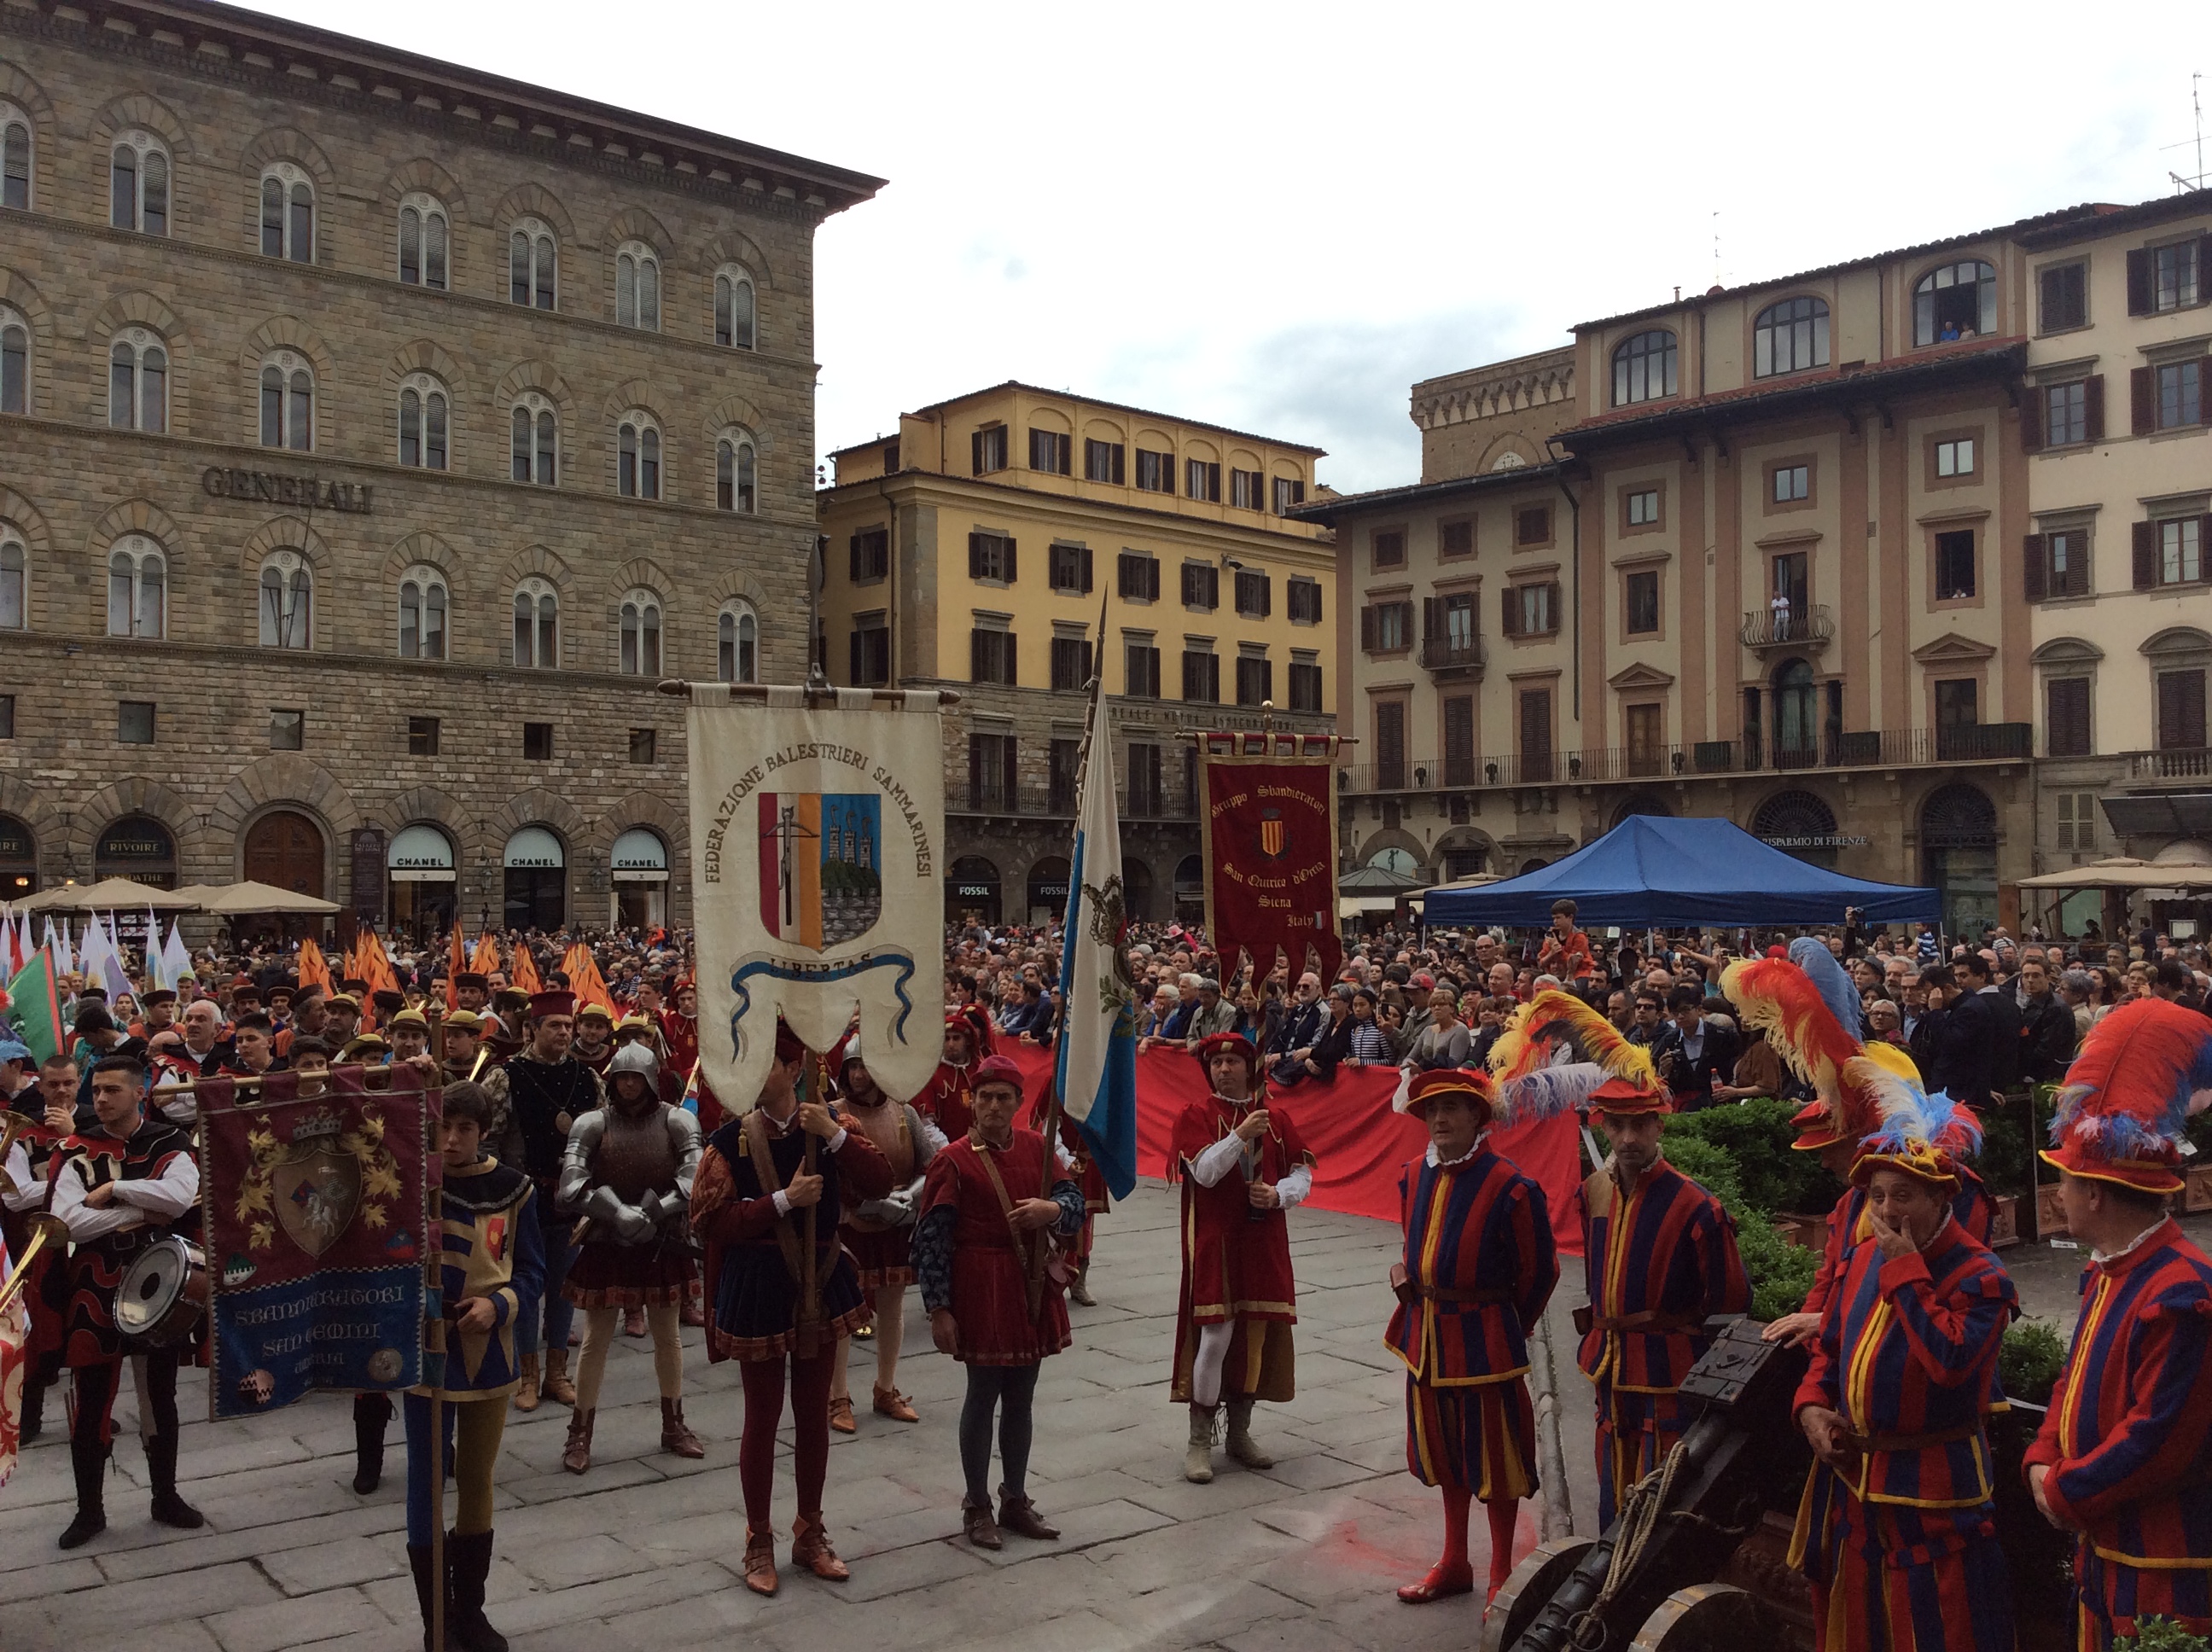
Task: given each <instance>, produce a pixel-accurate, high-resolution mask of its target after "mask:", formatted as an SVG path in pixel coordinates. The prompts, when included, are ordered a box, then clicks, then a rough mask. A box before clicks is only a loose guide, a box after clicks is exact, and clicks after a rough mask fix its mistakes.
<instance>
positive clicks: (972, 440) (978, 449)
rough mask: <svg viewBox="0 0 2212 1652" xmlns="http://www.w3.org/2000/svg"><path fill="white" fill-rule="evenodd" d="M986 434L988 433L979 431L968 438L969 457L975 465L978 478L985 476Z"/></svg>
mask: <svg viewBox="0 0 2212 1652" xmlns="http://www.w3.org/2000/svg"><path fill="white" fill-rule="evenodd" d="M985 434H986V433H985V432H983V431H981V430H977V431H974V432H972V433H970V434H969V438H968V456H969V459H970V461H971V462H972V464H973V466H974V470H975V474H976V475H977V476H981V475H982V474H983V437H984V435H985Z"/></svg>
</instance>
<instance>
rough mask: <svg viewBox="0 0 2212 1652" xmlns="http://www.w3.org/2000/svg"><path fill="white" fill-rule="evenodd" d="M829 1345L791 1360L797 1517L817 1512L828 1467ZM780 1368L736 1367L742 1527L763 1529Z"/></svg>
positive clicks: (779, 1405) (779, 1416)
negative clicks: (740, 1396) (740, 1398)
mask: <svg viewBox="0 0 2212 1652" xmlns="http://www.w3.org/2000/svg"><path fill="white" fill-rule="evenodd" d="M835 1346H836V1345H835V1344H832V1345H831V1346H830V1347H829V1348H825V1349H823V1351H821V1352H820V1353H818V1354H817V1355H815V1357H813V1358H811V1359H801V1358H799V1357H798V1356H797V1355H796V1354H793V1355H792V1356H791V1434H792V1469H793V1475H794V1477H795V1478H796V1479H797V1480H798V1482H799V1513H800V1514H801V1515H804V1516H806V1517H807V1518H810V1519H812V1518H816V1517H818V1516H819V1515H821V1513H822V1481H823V1476H824V1475H825V1474H826V1473H828V1471H829V1367H830V1360H831V1357H832V1355H833V1352H834V1350H835ZM783 1366H784V1357H783V1356H782V1355H781V1354H779V1355H777V1356H776V1357H775V1358H773V1359H748V1360H743V1361H741V1362H739V1364H738V1370H739V1372H740V1373H742V1374H743V1376H744V1385H745V1428H744V1438H743V1440H742V1441H741V1442H739V1444H738V1484H739V1485H742V1486H743V1487H744V1495H745V1524H746V1525H747V1526H749V1527H751V1528H752V1529H753V1530H755V1531H757V1532H765V1531H767V1530H768V1529H769V1502H770V1501H771V1499H772V1498H773V1497H774V1496H775V1431H776V1430H777V1429H779V1428H780V1427H781V1426H782V1424H783Z"/></svg>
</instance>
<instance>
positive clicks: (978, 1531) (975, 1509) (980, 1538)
mask: <svg viewBox="0 0 2212 1652" xmlns="http://www.w3.org/2000/svg"><path fill="white" fill-rule="evenodd" d="M960 1535H961V1536H963V1537H964V1538H966V1539H967V1540H968V1541H969V1543H971V1544H973V1545H974V1546H975V1547H976V1548H979V1549H1003V1548H1005V1547H1006V1540H1005V1539H1004V1538H1002V1537H1000V1535H999V1522H998V1521H994V1520H993V1519H992V1518H991V1500H990V1498H988V1497H986V1498H984V1499H983V1501H982V1502H981V1503H969V1502H968V1501H967V1500H966V1499H964V1498H963V1500H962V1501H961V1504H960Z"/></svg>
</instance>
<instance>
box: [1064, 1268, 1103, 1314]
mask: <svg viewBox="0 0 2212 1652" xmlns="http://www.w3.org/2000/svg"><path fill="white" fill-rule="evenodd" d="M1067 1299H1068V1301H1070V1302H1072V1303H1074V1304H1075V1305H1076V1306H1077V1307H1078V1308H1096V1307H1097V1306H1098V1298H1097V1297H1094V1296H1092V1295H1091V1260H1090V1258H1088V1257H1085V1259H1084V1260H1082V1261H1080V1262H1079V1263H1077V1264H1076V1267H1075V1278H1074V1280H1073V1283H1072V1284H1070V1285H1068V1287H1067Z"/></svg>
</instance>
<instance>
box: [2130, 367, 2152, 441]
mask: <svg viewBox="0 0 2212 1652" xmlns="http://www.w3.org/2000/svg"><path fill="white" fill-rule="evenodd" d="M2128 411H2129V414H2130V424H2131V425H2132V427H2133V428H2134V431H2135V434H2137V435H2138V436H2146V435H2148V434H2150V433H2151V432H2152V431H2154V430H2155V429H2157V428H2158V387H2157V385H2156V384H2155V382H2154V380H2153V379H2152V376H2151V369H2150V368H2148V367H2130V368H2129V369H2128Z"/></svg>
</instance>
